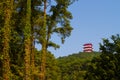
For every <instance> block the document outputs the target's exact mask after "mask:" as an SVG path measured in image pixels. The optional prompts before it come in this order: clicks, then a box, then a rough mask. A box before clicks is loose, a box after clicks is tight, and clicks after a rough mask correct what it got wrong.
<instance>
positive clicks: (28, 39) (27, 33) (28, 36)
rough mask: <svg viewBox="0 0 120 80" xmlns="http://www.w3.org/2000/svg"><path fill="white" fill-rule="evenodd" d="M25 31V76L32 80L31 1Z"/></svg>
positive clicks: (26, 79)
mask: <svg viewBox="0 0 120 80" xmlns="http://www.w3.org/2000/svg"><path fill="white" fill-rule="evenodd" d="M25 21H26V23H25V29H24V38H25V39H24V44H25V56H24V60H25V76H24V80H31V75H30V72H31V68H30V53H31V47H30V46H31V0H27V8H26V19H25Z"/></svg>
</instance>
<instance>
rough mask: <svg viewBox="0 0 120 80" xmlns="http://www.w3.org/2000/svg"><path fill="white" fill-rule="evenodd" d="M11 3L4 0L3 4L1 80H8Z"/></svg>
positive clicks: (8, 0) (9, 0) (10, 0)
mask: <svg viewBox="0 0 120 80" xmlns="http://www.w3.org/2000/svg"><path fill="white" fill-rule="evenodd" d="M13 2H14V0H6V1H4V2H3V9H4V12H3V18H4V24H3V28H2V31H3V34H2V36H3V39H2V47H3V48H2V54H3V62H2V63H3V79H4V80H9V79H10V75H11V72H10V56H9V51H10V50H9V48H10V46H9V42H10V38H11V37H10V34H11V16H12V10H13Z"/></svg>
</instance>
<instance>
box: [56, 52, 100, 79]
mask: <svg viewBox="0 0 120 80" xmlns="http://www.w3.org/2000/svg"><path fill="white" fill-rule="evenodd" d="M100 54H101V53H99V52H92V53H84V52H79V53H74V54H72V55H69V56H64V57H59V58H58V59H57V61H58V66H59V67H60V70H61V74H62V76H61V78H62V80H84V79H83V77H84V75H85V72H86V69H87V68H88V65H89V64H90V61H91V60H92V59H93V58H94V57H97V56H99V55H100Z"/></svg>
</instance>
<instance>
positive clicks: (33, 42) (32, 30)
mask: <svg viewBox="0 0 120 80" xmlns="http://www.w3.org/2000/svg"><path fill="white" fill-rule="evenodd" d="M33 27H34V26H32V29H31V32H32V34H31V35H32V36H31V43H32V44H31V79H32V80H34V75H35V50H34V46H35V41H34V28H33Z"/></svg>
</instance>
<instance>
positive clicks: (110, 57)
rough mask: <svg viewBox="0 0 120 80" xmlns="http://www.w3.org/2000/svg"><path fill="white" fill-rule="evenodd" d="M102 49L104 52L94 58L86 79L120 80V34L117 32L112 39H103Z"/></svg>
mask: <svg viewBox="0 0 120 80" xmlns="http://www.w3.org/2000/svg"><path fill="white" fill-rule="evenodd" d="M100 49H101V51H102V54H101V55H100V56H99V57H96V58H94V59H93V60H92V62H91V64H90V65H89V67H88V70H87V74H86V77H85V80H119V79H120V36H119V35H118V34H117V35H113V36H112V37H111V40H109V39H103V43H102V44H100Z"/></svg>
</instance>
